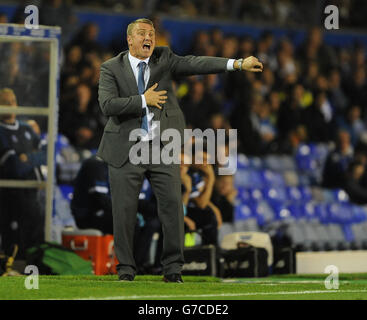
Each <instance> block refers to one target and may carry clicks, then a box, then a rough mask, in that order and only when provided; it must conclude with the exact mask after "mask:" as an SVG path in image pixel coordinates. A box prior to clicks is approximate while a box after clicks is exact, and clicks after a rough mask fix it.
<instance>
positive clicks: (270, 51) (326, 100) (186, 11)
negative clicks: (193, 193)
mask: <svg viewBox="0 0 367 320" xmlns="http://www.w3.org/2000/svg"><path fill="white" fill-rule="evenodd" d="M24 3H27V1H25V2H23V3H22V4H21V5H19V9H18V10H17V11H16V13H15V15H14V16H7V15H6V14H1V13H0V21H1V22H3V23H6V22H15V23H19V22H21V21H24V13H23V11H24V10H23V9H24ZM329 3H332V4H335V5H337V6H338V7H339V11H340V24H341V25H343V26H345V27H352V28H357V31H356V32H363V27H364V31H366V28H365V22H364V19H365V14H366V13H367V8H366V5H367V2H366V1H363V0H339V1H317V0H314V1H311V0H308V1H306V0H304V1H303V0H302V1H301V0H299V1H292V0H280V1H270V0H257V1H251V0H249V1H245V0H227V1H222V0H215V1H214V0H210V1H209V0H200V1H198V0H169V1H168V0H150V1H137V0H134V1H130V0H122V1H117V0H101V1H84V0H73V1H66V0H65V1H63V0H49V1H39V5H40V23H41V24H44V25H59V26H62V32H63V40H62V44H63V47H62V56H61V57H62V59H61V66H60V83H59V85H60V101H59V133H60V135H59V144H60V145H62V144H63V141H64V142H65V141H68V142H67V143H66V142H65V144H67V146H68V147H69V148H71V149H72V150H73V152H74V153H73V154H72V155H73V156H70V154H67V152H66V151H65V149H66V148H64V151H63V152H64V153H63V159H64V160H62V161H61V160H60V163H61V162H63V161H64V162H65V161H66V160H65V159H68V160H67V161H66V162H69V163H74V164H75V163H76V164H79V166H76V168H78V169H79V167H80V164H81V162H82V160H84V159H86V158H89V157H90V155H91V154H93V153H94V152H95V150H96V148H97V147H98V144H99V141H100V138H101V136H102V134H103V129H104V125H105V123H106V120H107V119H106V118H105V117H104V116H103V115H102V113H101V112H100V109H99V105H98V80H99V69H100V66H101V64H102V63H103V62H104V61H106V60H107V59H109V58H111V57H113V56H114V55H116V54H118V53H119V52H120V51H122V50H126V49H127V45H126V35H125V32H124V30H121V39H120V41H119V42H118V43H111V44H110V45H109V46H105V45H102V44H101V43H100V42H99V41H98V36H99V27H98V24H96V23H94V22H93V21H90V22H88V23H86V24H83V25H80V24H78V21H77V19H76V16H75V14H74V9H75V6H80V7H84V6H88V7H94V9H95V8H100V9H102V8H103V10H105V9H108V10H114V11H115V12H124V11H127V12H137V13H141V12H144V13H147V14H150V18H151V19H152V20H153V22H154V24H155V28H156V40H157V45H158V46H159V45H166V46H170V44H171V40H172V39H171V38H172V36H171V34H170V30H167V29H164V28H163V26H162V23H161V16H162V15H174V16H175V17H176V18H184V19H188V18H190V19H201V18H202V17H210V18H211V19H222V20H230V21H231V22H233V23H240V22H245V23H247V24H251V23H253V24H255V25H256V24H257V25H267V26H270V25H272V24H274V25H280V26H285V27H287V26H297V27H306V28H307V37H306V38H305V39H304V40H303V41H302V43H301V44H298V45H296V44H295V43H293V42H292V41H291V39H289V38H287V37H280V38H279V37H274V35H273V33H272V29H271V27H266V28H265V29H264V30H263V31H262V32H261V34H260V36H259V37H256V38H255V37H254V36H252V35H251V34H244V35H241V36H238V35H234V34H230V33H226V32H224V31H223V30H222V29H221V28H219V27H218V28H217V27H213V28H212V29H210V30H201V31H199V32H196V33H195V34H192V39H191V45H190V50H188V51H187V52H185V54H193V55H206V56H222V57H227V58H240V57H247V56H250V55H254V56H256V57H257V58H258V59H259V60H260V61H261V62H262V63H263V64H264V71H263V72H262V73H261V74H253V73H245V72H242V73H239V72H227V73H224V74H218V75H206V76H192V77H187V78H182V79H175V83H174V84H175V88H176V93H177V96H178V98H179V102H180V106H181V108H182V111H183V113H184V115H185V118H186V123H187V126H188V127H189V128H200V129H206V128H213V129H227V130H228V129H231V128H236V129H238V152H239V153H240V154H244V155H245V156H246V157H248V158H252V157H255V158H256V157H259V158H260V159H265V158H266V157H267V156H269V155H288V156H290V157H292V158H293V157H296V156H297V155H299V154H300V152H301V151H300V150H302V149H301V147H302V146H304V145H313V144H315V145H318V144H322V145H323V146H324V147H325V159H324V161H323V162H322V167H321V166H320V167H319V168H316V169H318V170H319V171H320V174H319V176H318V177H317V179H315V180H312V181H311V182H310V184H311V185H312V184H313V185H316V186H322V187H325V188H330V189H333V188H341V189H344V190H346V191H347V192H348V194H349V196H350V198H351V201H352V202H354V203H358V204H367V171H365V168H366V165H367V78H366V72H367V61H366V53H367V52H366V48H365V45H364V44H363V43H357V42H356V43H354V44H353V45H351V46H344V47H333V46H329V45H327V44H326V43H325V41H324V38H323V36H324V35H323V32H324V29H323V27H321V26H320V25H319V23H318V22H319V21H320V17H321V16H322V14H323V8H324V7H325V5H327V4H329ZM317 24H318V25H317ZM315 25H317V26H315ZM358 28H361V29H358ZM1 48H2V49H1V51H0V61H2V62H1V64H0V68H1V70H0V72H1V75H2V76H1V77H0V88H4V87H9V88H11V89H13V90H14V93H15V95H16V97H17V98H18V105H33V106H35V105H37V106H46V105H47V101H48V100H47V99H48V95H47V87H48V72H49V70H48V64H47V61H48V59H49V56H48V51H47V48H45V47H43V46H42V44H40V45H39V46H38V45H37V46H31V45H30V44H29V43H12V44H7V45H6V46H4V45H2V47H1ZM3 61H7V63H3ZM30 67H32V70H33V72H34V73H35V74H37V77H34V76H33V75H32V73H31V72H30V71H28V69H27V68H30ZM34 73H33V74H34ZM4 74H6V75H7V77H4V76H3V75H4ZM32 76H33V77H32ZM37 124H38V129H36V130H38V133H39V134H40V136H42V135H43V136H44V135H45V132H46V129H47V128H46V127H45V123H42V122H41V121H38V123H37ZM36 127H37V126H36ZM60 136H61V138H60ZM65 138H66V139H65ZM63 139H64V140H63ZM60 148H61V147H60ZM68 157H69V158H68ZM311 169H315V168H314V167H311ZM316 169H315V170H316ZM205 170H206V171H205ZM205 170H201V171H203V172H204V174H202V176H203V177H204V180H205V181H206V184H207V185H208V180H210V179H214V177H213V174H212V172H211V171H210V170H209V171H210V172H209V171H207V170H208V169H205ZM66 171H67V170H66V169H65V168H64V171H63V172H61V173H60V172H59V173H58V181H59V183H64V184H65V183H67V184H71V183H72V181H73V179H74V178H75V176H76V171H77V170H74V171H75V174H71V175H68V174H67V172H66ZM199 171H200V170H199ZM185 173H186V171H185V172H184V173H183V181H184V180H185V175H184V174H185ZM62 174H64V176H63V175H62ZM194 180H195V179H194V178H193V181H194ZM214 180H215V179H214ZM214 180H213V181H211V180H210V181H211V182H210V183H209V185H210V186H211V188H210V189H211V192H210V197H211V194H212V191H213V190H214V195H213V199H214V198H215V197H216V200H214V202H216V207H219V208H221V209H222V210H223V213H224V212H227V213H226V214H225V217H226V218H225V221H226V222H233V221H234V219H235V213H234V206H235V200H234V199H235V197H236V195H237V193H238V190H239V189H238V190H237V191H235V190H234V189H235V186H234V183H235V182H234V179H233V178H232V177H227V178H225V177H221V178H218V185H216V187H215V188H214ZM199 182H200V181H199ZM199 182H198V181H197V180H195V182H194V183H193V185H195V184H199ZM189 185H190V184H189ZM190 186H191V185H190ZM213 188H214V189H213ZM210 197H209V198H210ZM213 210H214V211H215V209H213ZM228 212H229V213H228ZM222 215H223V214H222ZM217 217H218V215H217ZM219 220H220V219H219ZM219 222H220V223H219ZM222 222H223V221H218V219H217V223H216V225H218V224H220V225H221V224H222ZM187 223H188V226H190V228H191V229H195V225H194V226H193V225H192V223H191V225H190V221H188V222H187ZM215 237H216V236H215ZM214 242H216V241H214Z"/></svg>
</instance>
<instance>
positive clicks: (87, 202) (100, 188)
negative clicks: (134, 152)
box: [71, 156, 160, 273]
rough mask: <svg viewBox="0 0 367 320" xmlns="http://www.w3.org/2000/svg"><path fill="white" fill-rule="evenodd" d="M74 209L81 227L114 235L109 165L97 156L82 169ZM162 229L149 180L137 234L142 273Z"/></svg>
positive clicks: (141, 198) (143, 192)
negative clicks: (154, 241)
mask: <svg viewBox="0 0 367 320" xmlns="http://www.w3.org/2000/svg"><path fill="white" fill-rule="evenodd" d="M71 210H72V214H73V216H74V218H75V222H76V225H77V226H78V228H80V229H87V228H92V229H98V230H101V231H102V232H103V233H105V234H113V216H112V205H111V197H110V186H109V180H108V166H107V164H106V163H105V162H103V161H102V160H100V159H98V158H97V157H95V156H93V157H91V158H90V159H87V160H85V161H84V162H83V164H82V166H81V168H80V170H79V172H78V175H77V177H76V179H75V182H74V195H73V199H72V201H71ZM159 228H160V223H159V220H158V216H157V204H156V200H155V198H153V197H152V192H151V190H150V186H149V183H148V181H147V180H145V181H144V183H143V186H142V190H141V193H140V195H139V204H138V212H137V224H136V228H135V236H134V248H135V249H134V258H135V263H136V266H137V269H138V272H139V273H142V272H143V271H144V270H145V269H144V268H145V267H146V264H147V262H148V259H149V249H150V244H151V240H152V237H153V234H154V233H155V232H157V231H159Z"/></svg>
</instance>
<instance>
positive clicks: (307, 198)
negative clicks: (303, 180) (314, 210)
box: [298, 186, 312, 201]
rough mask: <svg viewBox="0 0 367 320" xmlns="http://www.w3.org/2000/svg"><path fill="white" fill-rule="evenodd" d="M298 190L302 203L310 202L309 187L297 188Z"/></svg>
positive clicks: (310, 192)
mask: <svg viewBox="0 0 367 320" xmlns="http://www.w3.org/2000/svg"><path fill="white" fill-rule="evenodd" d="M298 190H299V191H300V193H301V196H302V200H303V201H310V200H312V191H311V188H310V187H309V186H299V187H298Z"/></svg>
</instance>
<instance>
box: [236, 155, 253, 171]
mask: <svg viewBox="0 0 367 320" xmlns="http://www.w3.org/2000/svg"><path fill="white" fill-rule="evenodd" d="M249 167H250V161H249V159H248V158H247V157H246V155H244V154H243V153H239V154H238V156H237V169H248V168H249Z"/></svg>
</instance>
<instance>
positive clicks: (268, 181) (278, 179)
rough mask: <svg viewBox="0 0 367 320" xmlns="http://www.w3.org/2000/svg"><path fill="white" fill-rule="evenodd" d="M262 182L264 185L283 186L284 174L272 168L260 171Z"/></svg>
mask: <svg viewBox="0 0 367 320" xmlns="http://www.w3.org/2000/svg"><path fill="white" fill-rule="evenodd" d="M260 177H261V182H262V185H263V186H272V187H281V186H285V181H284V178H283V176H282V175H281V174H280V173H278V172H274V171H271V170H262V171H260Z"/></svg>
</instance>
